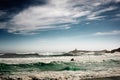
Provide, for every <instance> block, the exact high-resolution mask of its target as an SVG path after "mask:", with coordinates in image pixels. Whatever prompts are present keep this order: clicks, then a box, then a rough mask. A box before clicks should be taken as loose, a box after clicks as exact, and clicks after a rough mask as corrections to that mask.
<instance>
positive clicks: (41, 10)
mask: <svg viewBox="0 0 120 80" xmlns="http://www.w3.org/2000/svg"><path fill="white" fill-rule="evenodd" d="M118 47H120V0H0V51H13V52H14V51H18V52H22V51H23V52H24V51H31V52H38V51H45V52H59V51H71V50H73V49H75V48H77V49H80V50H103V49H108V50H111V49H114V48H118Z"/></svg>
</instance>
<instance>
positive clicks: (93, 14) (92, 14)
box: [88, 6, 117, 20]
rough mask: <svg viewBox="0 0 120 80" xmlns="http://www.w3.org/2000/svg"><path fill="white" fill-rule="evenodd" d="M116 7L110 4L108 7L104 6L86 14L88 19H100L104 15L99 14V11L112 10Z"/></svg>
mask: <svg viewBox="0 0 120 80" xmlns="http://www.w3.org/2000/svg"><path fill="white" fill-rule="evenodd" d="M115 9H117V7H114V6H111V7H109V8H105V9H102V10H99V11H96V12H93V13H91V14H90V15H88V19H89V20H94V19H101V18H104V17H105V16H99V15H100V14H101V13H104V12H107V11H112V10H115Z"/></svg>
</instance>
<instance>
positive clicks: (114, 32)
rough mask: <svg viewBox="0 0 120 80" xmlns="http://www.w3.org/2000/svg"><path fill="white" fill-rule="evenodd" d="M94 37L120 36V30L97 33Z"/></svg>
mask: <svg viewBox="0 0 120 80" xmlns="http://www.w3.org/2000/svg"><path fill="white" fill-rule="evenodd" d="M93 35H96V36H107V35H120V30H114V31H110V32H97V33H95V34H93Z"/></svg>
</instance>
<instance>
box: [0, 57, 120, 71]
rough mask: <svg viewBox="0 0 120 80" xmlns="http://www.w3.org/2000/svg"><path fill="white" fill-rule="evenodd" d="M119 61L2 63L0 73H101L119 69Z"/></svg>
mask: <svg viewBox="0 0 120 80" xmlns="http://www.w3.org/2000/svg"><path fill="white" fill-rule="evenodd" d="M119 67H120V61H119V60H112V59H111V60H107V61H104V60H103V61H102V62H85V63H82V62H78V63H77V62H60V61H59V62H58V61H56V62H55V61H53V62H50V63H43V62H37V63H28V64H5V63H0V73H11V72H21V71H64V70H70V71H78V70H79V71H87V70H92V71H99V70H106V69H108V68H119Z"/></svg>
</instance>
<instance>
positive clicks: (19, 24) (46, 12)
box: [2, 0, 118, 34]
mask: <svg viewBox="0 0 120 80" xmlns="http://www.w3.org/2000/svg"><path fill="white" fill-rule="evenodd" d="M110 1H112V0H106V1H104V0H92V1H89V0H49V2H48V4H46V5H43V6H34V7H33V6H31V7H29V8H28V9H26V10H24V11H22V12H20V13H19V14H17V15H16V16H14V17H13V19H11V20H10V21H9V22H7V24H8V25H9V26H6V27H2V28H5V29H7V30H8V32H9V33H14V34H36V33H37V32H38V31H44V30H51V29H53V30H54V29H69V28H70V27H71V26H70V25H71V24H77V23H80V22H81V21H85V20H97V19H101V18H104V17H105V16H99V14H101V13H103V12H106V11H111V10H114V9H116V7H109V8H105V9H102V10H98V11H94V9H97V7H98V6H100V5H102V4H106V3H108V2H110ZM117 1H118V0H117ZM82 17H87V18H85V19H81V18H82ZM77 18H79V19H77ZM64 24H65V25H64ZM66 24H67V25H68V26H69V27H68V26H66Z"/></svg>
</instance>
